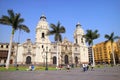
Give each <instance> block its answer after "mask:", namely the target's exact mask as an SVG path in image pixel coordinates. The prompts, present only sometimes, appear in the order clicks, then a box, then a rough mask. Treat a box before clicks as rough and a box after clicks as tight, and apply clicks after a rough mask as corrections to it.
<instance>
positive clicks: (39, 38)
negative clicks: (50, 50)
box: [35, 15, 50, 44]
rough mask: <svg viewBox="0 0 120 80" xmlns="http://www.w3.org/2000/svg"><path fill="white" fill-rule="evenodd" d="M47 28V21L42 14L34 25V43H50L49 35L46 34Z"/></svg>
mask: <svg viewBox="0 0 120 80" xmlns="http://www.w3.org/2000/svg"><path fill="white" fill-rule="evenodd" d="M48 30H49V25H48V22H47V20H46V17H45V16H44V15H42V16H41V17H40V20H39V22H38V24H37V27H36V40H35V42H36V44H44V43H50V40H49V37H48V36H47V35H46V34H47V32H48Z"/></svg>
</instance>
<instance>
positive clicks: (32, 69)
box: [27, 65, 35, 71]
mask: <svg viewBox="0 0 120 80" xmlns="http://www.w3.org/2000/svg"><path fill="white" fill-rule="evenodd" d="M34 70H35V66H34V65H30V66H29V68H28V69H27V71H34Z"/></svg>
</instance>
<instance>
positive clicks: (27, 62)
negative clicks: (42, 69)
mask: <svg viewBox="0 0 120 80" xmlns="http://www.w3.org/2000/svg"><path fill="white" fill-rule="evenodd" d="M26 64H31V57H30V56H28V57H26Z"/></svg>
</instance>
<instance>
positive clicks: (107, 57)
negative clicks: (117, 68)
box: [93, 42, 119, 63]
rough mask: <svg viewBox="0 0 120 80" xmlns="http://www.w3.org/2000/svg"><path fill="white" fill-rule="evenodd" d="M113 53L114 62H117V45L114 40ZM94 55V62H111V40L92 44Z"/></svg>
mask: <svg viewBox="0 0 120 80" xmlns="http://www.w3.org/2000/svg"><path fill="white" fill-rule="evenodd" d="M113 49H114V55H115V60H116V63H118V61H119V60H118V47H117V44H116V42H114V43H113ZM93 50H94V55H95V56H94V57H95V62H96V63H104V62H105V63H111V62H112V61H113V58H112V46H111V42H107V43H106V42H101V43H98V44H96V45H94V46H93Z"/></svg>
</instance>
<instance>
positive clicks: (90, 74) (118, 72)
mask: <svg viewBox="0 0 120 80" xmlns="http://www.w3.org/2000/svg"><path fill="white" fill-rule="evenodd" d="M0 80H120V66H114V67H105V68H97V69H94V71H90V70H89V71H87V72H82V69H81V68H74V69H72V70H70V72H67V71H66V70H56V71H49V70H48V71H1V72H0Z"/></svg>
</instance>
